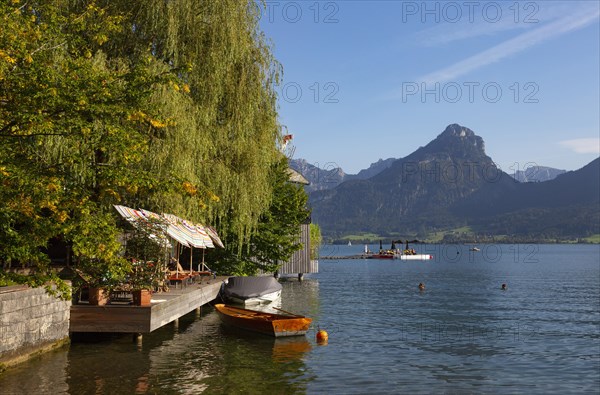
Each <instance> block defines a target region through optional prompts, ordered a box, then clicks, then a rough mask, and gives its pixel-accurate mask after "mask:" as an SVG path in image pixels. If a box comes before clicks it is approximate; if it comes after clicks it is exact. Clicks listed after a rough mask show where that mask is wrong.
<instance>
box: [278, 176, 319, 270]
mask: <svg viewBox="0 0 600 395" xmlns="http://www.w3.org/2000/svg"><path fill="white" fill-rule="evenodd" d="M288 172H289V174H290V178H289V181H290V182H292V183H295V184H301V185H308V184H310V183H309V182H308V180H307V179H306V178H304V176H303V175H302V174H300V173H299V172H297V171H295V170H294V169H291V168H290V169H288ZM310 223H311V218H310V216H309V217H308V218H307V219H306V222H305V223H303V224H302V225H300V235H299V237H298V242H299V243H302V248H301V249H300V250H298V251H296V252H295V253H294V255H292V257H291V258H290V260H288V261H287V262H282V263H281V267H280V268H279V274H280V275H286V274H297V275H298V278H302V275H303V274H305V273H318V272H319V262H318V261H316V260H315V261H311V259H310Z"/></svg>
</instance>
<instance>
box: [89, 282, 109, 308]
mask: <svg viewBox="0 0 600 395" xmlns="http://www.w3.org/2000/svg"><path fill="white" fill-rule="evenodd" d="M88 301H89V303H90V305H93V306H104V305H105V304H107V303H108V291H107V290H106V289H104V288H96V287H90V288H89V296H88Z"/></svg>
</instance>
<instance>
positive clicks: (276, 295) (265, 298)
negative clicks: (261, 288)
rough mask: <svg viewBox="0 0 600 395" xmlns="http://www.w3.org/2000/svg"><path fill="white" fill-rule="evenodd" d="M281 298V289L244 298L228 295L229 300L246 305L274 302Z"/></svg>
mask: <svg viewBox="0 0 600 395" xmlns="http://www.w3.org/2000/svg"><path fill="white" fill-rule="evenodd" d="M280 298H281V291H275V292H271V293H270V294H266V295H262V296H258V297H255V298H246V299H242V298H239V297H235V296H228V297H227V300H228V301H230V302H231V303H234V304H240V305H244V306H256V305H259V304H267V303H272V302H274V301H276V300H278V299H280Z"/></svg>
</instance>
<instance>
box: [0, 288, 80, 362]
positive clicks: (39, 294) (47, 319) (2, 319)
mask: <svg viewBox="0 0 600 395" xmlns="http://www.w3.org/2000/svg"><path fill="white" fill-rule="evenodd" d="M70 307H71V301H64V300H60V299H57V298H55V297H53V296H50V295H48V294H46V291H45V290H44V288H29V287H26V286H11V287H2V288H0V370H2V366H9V365H12V364H15V363H19V362H21V361H23V360H25V359H27V358H29V357H30V356H32V355H35V354H37V353H39V352H43V351H45V350H48V349H52V348H54V347H57V346H60V345H62V344H65V343H67V342H68V340H69V318H70Z"/></svg>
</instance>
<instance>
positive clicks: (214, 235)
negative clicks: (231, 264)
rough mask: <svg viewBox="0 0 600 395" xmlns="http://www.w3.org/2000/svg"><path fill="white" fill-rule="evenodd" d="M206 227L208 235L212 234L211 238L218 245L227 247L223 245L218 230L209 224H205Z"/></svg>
mask: <svg viewBox="0 0 600 395" xmlns="http://www.w3.org/2000/svg"><path fill="white" fill-rule="evenodd" d="M204 229H205V230H206V233H208V235H209V236H210V238H211V239H212V241H213V242H214V243H215V244H216V245H218V246H219V247H221V248H225V246H224V245H223V242H222V241H221V239H220V238H219V235H218V234H217V231H216V230H215V229H214V228H212V227H210V226H208V225H204Z"/></svg>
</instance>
